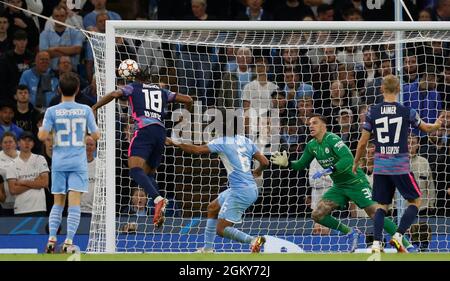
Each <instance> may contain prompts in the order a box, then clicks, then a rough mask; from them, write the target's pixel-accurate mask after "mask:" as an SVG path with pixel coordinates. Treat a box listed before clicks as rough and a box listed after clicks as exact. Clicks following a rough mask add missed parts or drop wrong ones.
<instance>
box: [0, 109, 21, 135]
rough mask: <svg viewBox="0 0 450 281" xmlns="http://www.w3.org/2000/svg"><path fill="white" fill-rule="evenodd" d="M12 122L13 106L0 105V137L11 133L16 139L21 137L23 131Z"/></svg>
mask: <svg viewBox="0 0 450 281" xmlns="http://www.w3.org/2000/svg"><path fill="white" fill-rule="evenodd" d="M13 120H14V105H13V104H12V103H9V102H3V103H1V104H0V137H1V136H3V134H4V133H5V132H11V133H13V134H14V135H15V136H16V137H17V138H18V137H20V135H22V132H23V130H22V129H21V128H19V127H18V126H17V125H16V124H14V122H13Z"/></svg>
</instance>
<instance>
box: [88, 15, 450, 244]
mask: <svg viewBox="0 0 450 281" xmlns="http://www.w3.org/2000/svg"><path fill="white" fill-rule="evenodd" d="M438 24H439V25H438ZM357 26H358V28H360V29H359V30H356V29H355V25H354V24H353V23H349V22H346V23H345V22H341V23H333V26H330V25H329V24H327V23H317V22H312V23H311V22H302V23H298V22H297V23H287V22H278V23H274V22H258V23H253V22H226V23H223V22H209V23H200V22H161V21H159V22H151V21H149V22H139V21H134V22H126V21H117V22H112V21H108V25H107V31H106V36H105V34H91V35H90V37H89V43H90V45H91V47H92V49H93V52H94V57H95V73H96V75H95V76H96V79H97V80H96V81H97V86H98V89H99V90H98V93H99V95H104V94H105V93H106V92H109V91H111V90H114V89H115V88H116V87H117V86H118V85H121V84H123V83H124V81H123V80H121V79H120V78H119V77H117V76H116V72H115V69H116V68H117V66H118V64H119V63H120V61H122V60H124V59H127V58H130V59H134V60H136V61H137V62H138V64H139V66H140V67H141V68H145V67H146V66H149V69H150V71H151V73H152V74H153V82H154V83H158V84H160V85H161V87H164V88H167V89H170V90H171V91H174V92H180V93H183V94H188V95H190V96H191V97H192V98H193V99H194V101H195V105H194V109H193V110H192V112H187V111H185V110H183V108H182V107H180V106H179V105H170V107H169V114H167V118H166V128H167V135H168V136H172V137H174V138H177V139H179V140H182V141H184V142H188V143H194V144H205V143H206V142H208V141H209V140H211V139H212V138H213V137H214V135H215V134H216V132H215V130H214V124H216V125H217V123H214V122H218V123H220V122H222V121H221V120H223V118H225V117H224V116H222V113H223V112H224V111H227V112H241V113H242V111H244V112H245V114H246V116H247V118H248V120H250V122H251V126H250V129H249V130H247V131H246V135H247V136H248V137H249V138H251V139H252V140H253V141H254V142H255V143H256V144H257V145H258V146H259V148H260V149H261V151H262V152H263V153H264V154H265V155H266V156H268V157H270V155H271V153H273V152H275V151H282V150H286V151H288V153H289V158H290V160H296V159H298V158H300V156H301V155H302V152H303V149H304V148H305V145H306V143H307V142H308V141H309V139H310V137H309V131H308V127H307V118H308V117H309V116H310V115H311V114H313V113H319V114H322V115H324V116H326V117H327V120H328V124H329V126H328V130H329V131H331V132H334V133H336V134H337V135H339V136H340V137H341V138H342V139H343V140H344V142H345V143H346V144H347V145H348V146H349V147H350V149H351V150H352V152H353V153H354V152H355V150H356V145H357V141H358V138H359V136H360V133H361V125H362V123H363V122H364V118H365V113H366V112H367V110H368V108H369V107H370V106H371V105H372V104H374V103H377V102H379V101H381V100H382V95H381V81H382V78H383V76H386V75H388V74H395V75H397V76H399V77H402V79H401V81H402V82H401V83H402V94H401V95H400V102H402V103H404V104H406V105H408V106H411V107H413V108H415V109H416V110H417V111H418V112H419V114H420V116H421V118H422V119H423V120H424V121H426V122H434V121H435V120H436V118H437V117H438V115H439V114H446V116H447V121H446V124H445V127H444V128H443V129H441V130H439V131H438V132H437V133H435V134H430V135H425V134H422V133H419V132H417V131H416V130H412V137H411V138H410V141H411V149H410V150H411V167H412V171H413V172H414V174H415V177H416V181H417V182H418V184H419V186H420V188H421V190H422V193H423V201H422V205H421V208H420V213H419V215H418V218H417V221H416V222H415V224H414V225H413V226H412V227H411V230H410V232H409V234H408V235H409V239H410V240H411V242H412V243H413V244H414V245H415V246H416V247H418V248H420V249H422V250H423V251H448V250H449V249H450V234H449V232H450V220H449V218H448V216H449V215H450V211H449V207H450V205H449V203H448V200H447V199H448V198H449V194H448V193H447V192H450V190H449V191H448V190H447V188H448V184H447V183H448V182H449V180H450V179H449V178H448V175H449V165H448V163H449V161H450V156H448V155H449V153H448V148H447V147H448V143H447V139H448V138H447V134H448V133H449V131H448V129H450V113H448V111H446V108H448V100H449V98H448V97H447V95H449V94H450V68H449V65H450V64H449V63H450V62H449V61H448V60H447V58H448V56H449V53H450V49H449V42H450V34H449V32H448V30H450V28H448V27H450V26H449V25H448V24H442V23H430V24H429V25H428V24H427V30H425V29H424V27H423V26H422V27H421V26H420V25H419V24H410V23H398V24H397V23H395V28H397V29H395V28H394V27H393V26H392V23H386V22H381V23H369V22H362V23H361V24H360V23H358V24H357ZM445 27H447V28H445ZM98 123H99V127H100V129H101V131H102V133H103V135H102V139H101V140H100V141H99V144H98V155H97V156H98V160H97V163H98V166H97V179H96V194H95V197H94V210H93V216H92V222H91V230H90V239H89V246H88V251H91V252H105V251H107V252H108V251H109V252H111V251H117V252H193V251H195V250H196V249H197V248H198V247H201V246H203V240H204V238H203V233H204V229H205V224H206V214H207V206H208V203H209V202H211V201H212V200H214V199H215V198H217V196H218V194H219V193H220V192H222V191H224V190H225V189H226V186H227V178H226V170H225V168H224V166H223V165H222V164H221V163H220V161H219V158H218V157H217V155H214V154H213V155H207V156H194V155H189V154H186V153H183V152H181V151H180V150H178V149H174V148H171V147H166V149H165V153H164V156H163V161H162V164H161V166H160V167H159V169H158V173H157V176H156V181H157V183H158V185H159V190H160V192H161V194H162V195H163V196H165V197H166V198H168V199H169V202H170V203H169V206H168V208H167V212H166V216H167V219H166V222H165V224H164V226H163V227H162V228H161V229H155V228H154V227H153V224H152V217H153V211H154V210H153V200H152V199H147V196H146V194H145V193H144V192H143V191H142V189H140V188H139V187H138V186H137V185H136V183H134V181H133V180H131V178H130V176H129V172H128V168H127V150H128V147H129V143H130V140H131V138H132V135H133V133H134V126H133V123H132V120H131V117H130V107H129V105H128V104H127V102H126V101H122V100H117V101H116V102H115V103H110V104H109V105H107V106H106V107H104V108H102V109H100V110H99V114H98ZM367 151H368V152H367V155H366V157H364V159H363V161H362V163H361V166H362V168H363V170H364V171H365V172H366V173H367V177H368V179H369V181H370V182H372V177H373V175H372V169H373V148H372V147H370V146H369V147H368V150H367ZM317 165H318V164H317V163H315V162H313V163H312V164H311V167H310V169H309V170H305V171H300V172H296V171H293V170H290V169H287V168H280V167H279V166H270V167H269V169H267V170H266V171H265V172H264V174H263V176H262V178H261V179H258V180H257V182H258V185H259V197H258V200H257V201H256V202H255V204H254V205H253V206H251V207H250V208H249V209H248V210H247V211H246V212H245V214H244V218H243V223H242V224H239V225H237V227H238V228H239V229H240V230H242V231H244V232H246V233H249V234H251V235H267V237H268V242H267V244H266V247H265V249H264V251H265V252H303V251H305V252H310V251H314V252H315V251H348V249H349V243H348V240H347V237H346V236H345V235H344V234H342V233H339V232H338V231H335V230H330V229H327V228H324V227H321V226H320V225H318V224H315V223H314V221H313V220H312V219H311V212H312V209H314V208H315V207H316V206H317V202H318V201H319V200H320V197H321V196H322V195H323V194H324V192H326V190H327V189H328V188H329V187H330V186H331V185H332V183H331V181H330V179H329V178H322V179H321V180H312V179H310V177H309V176H310V175H312V173H313V171H314V170H317V169H318V167H317ZM319 168H320V167H319ZM404 209H405V202H404V200H403V199H401V197H399V196H396V200H395V202H394V203H393V204H392V206H391V211H390V212H389V217H390V218H391V219H392V220H393V221H394V222H396V223H399V215H401V214H402V213H403V211H404ZM332 215H333V216H334V217H336V218H338V219H339V220H340V221H341V222H342V223H344V224H347V225H349V226H350V227H357V228H358V229H360V230H361V231H362V233H363V235H361V236H360V238H359V240H358V248H366V247H368V246H370V243H371V241H372V239H373V234H372V233H373V223H372V221H371V220H370V219H369V218H368V216H367V215H366V214H365V213H364V211H363V210H360V209H358V208H357V207H356V206H355V205H354V204H352V203H351V202H350V203H349V204H347V205H346V206H344V207H343V208H342V209H340V210H336V211H334V212H333V213H332ZM385 239H386V240H387V239H389V236H388V234H387V233H386V232H385ZM387 241H388V240H387ZM387 247H389V246H388V245H387ZM215 250H216V251H217V252H248V251H249V247H248V245H244V244H240V243H236V242H233V241H230V240H228V239H222V238H220V237H218V236H217V237H216V240H215Z"/></svg>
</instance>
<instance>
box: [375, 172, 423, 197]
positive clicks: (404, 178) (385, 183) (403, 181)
mask: <svg viewBox="0 0 450 281" xmlns="http://www.w3.org/2000/svg"><path fill="white" fill-rule="evenodd" d="M395 188H397V189H398V191H399V192H400V194H401V195H402V196H403V198H405V199H407V200H412V199H417V198H419V197H420V196H421V195H422V192H421V191H420V188H419V185H418V184H417V182H416V180H415V178H414V174H413V173H411V172H410V173H409V174H403V175H377V174H375V175H374V176H373V190H372V199H373V200H374V201H376V202H378V203H380V204H383V205H388V204H391V203H392V198H394V192H395Z"/></svg>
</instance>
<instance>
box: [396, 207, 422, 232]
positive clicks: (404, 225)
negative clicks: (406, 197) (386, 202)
mask: <svg viewBox="0 0 450 281" xmlns="http://www.w3.org/2000/svg"><path fill="white" fill-rule="evenodd" d="M418 212H419V209H417V207H416V206H415V205H409V206H408V208H406V210H405V213H404V214H403V216H402V219H401V220H400V225H399V226H398V230H397V232H398V233H400V234H402V235H403V234H405V232H406V230H408V228H409V227H410V226H411V224H412V223H413V222H414V220H415V219H416V217H417V213H418Z"/></svg>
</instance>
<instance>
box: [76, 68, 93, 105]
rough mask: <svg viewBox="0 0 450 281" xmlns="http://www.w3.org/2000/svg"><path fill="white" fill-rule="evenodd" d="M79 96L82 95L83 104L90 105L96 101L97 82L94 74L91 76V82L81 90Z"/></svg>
mask: <svg viewBox="0 0 450 281" xmlns="http://www.w3.org/2000/svg"><path fill="white" fill-rule="evenodd" d="M80 96H82V99H83V100H84V101H85V104H87V105H89V106H92V105H94V104H95V103H96V102H97V84H96V79H95V75H93V76H92V82H91V84H90V85H89V86H87V87H86V88H84V89H83V90H82V91H81V93H80ZM75 99H76V98H75Z"/></svg>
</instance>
